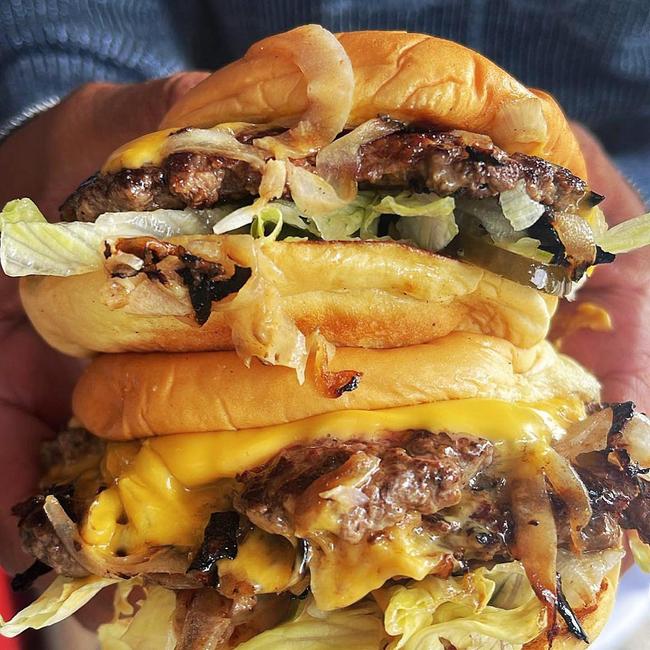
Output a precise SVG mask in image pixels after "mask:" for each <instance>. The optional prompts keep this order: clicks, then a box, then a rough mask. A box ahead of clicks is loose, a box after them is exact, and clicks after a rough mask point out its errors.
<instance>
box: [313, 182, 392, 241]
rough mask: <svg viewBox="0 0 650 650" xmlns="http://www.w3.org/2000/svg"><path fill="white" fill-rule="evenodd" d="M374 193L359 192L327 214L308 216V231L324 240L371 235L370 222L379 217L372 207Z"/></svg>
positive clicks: (374, 221) (372, 222)
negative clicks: (346, 202)
mask: <svg viewBox="0 0 650 650" xmlns="http://www.w3.org/2000/svg"><path fill="white" fill-rule="evenodd" d="M373 203H374V195H373V194H372V193H369V192H359V194H357V196H356V198H355V199H354V200H353V201H352V202H350V203H348V204H347V205H346V206H344V207H343V208H340V209H338V210H335V211H334V212H331V213H329V214H327V215H322V216H312V217H310V226H309V229H310V231H311V232H312V233H313V234H314V235H317V236H318V237H320V238H321V239H324V240H326V241H327V240H334V239H349V238H350V237H351V236H352V235H354V234H356V233H359V236H361V237H364V234H365V235H366V238H367V237H368V236H374V235H372V224H374V223H376V222H377V220H378V219H379V216H380V215H379V214H378V213H377V212H375V211H374V208H373Z"/></svg>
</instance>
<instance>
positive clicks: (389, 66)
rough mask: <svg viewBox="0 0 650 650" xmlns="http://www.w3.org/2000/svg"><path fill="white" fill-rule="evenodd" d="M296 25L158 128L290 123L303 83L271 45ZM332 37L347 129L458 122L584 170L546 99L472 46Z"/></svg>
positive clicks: (384, 36) (183, 102)
mask: <svg viewBox="0 0 650 650" xmlns="http://www.w3.org/2000/svg"><path fill="white" fill-rule="evenodd" d="M299 29H300V28H299ZM296 32H297V30H294V31H292V32H288V33H286V34H279V35H276V36H271V37H269V38H266V39H264V40H263V41H260V42H259V43H256V44H255V45H253V46H252V47H251V48H250V49H249V50H248V52H247V53H246V55H245V56H244V57H243V58H242V59H240V60H238V61H235V62H234V63H232V64H230V65H228V66H226V67H225V68H222V69H221V70H217V71H216V72H215V73H214V74H212V75H211V76H210V77H208V78H207V79H206V80H205V81H203V82H202V83H200V84H199V85H198V86H196V87H195V88H193V89H192V90H190V92H188V93H187V94H186V95H185V96H183V97H182V98H181V99H180V100H179V101H178V102H177V103H176V104H175V105H174V106H173V107H172V108H171V110H170V111H169V112H168V113H167V115H166V116H165V118H164V119H163V121H162V124H161V128H169V127H185V126H196V127H211V126H214V125H216V124H219V123H223V122H237V121H242V122H254V123H274V124H281V125H285V126H291V125H292V124H294V123H295V121H296V118H297V117H299V116H301V115H302V114H304V113H305V111H306V110H307V107H308V100H307V81H306V79H305V76H304V75H303V73H302V72H301V71H300V69H299V68H298V67H297V65H296V64H295V63H294V62H293V61H292V58H291V48H290V47H288V48H285V50H284V51H282V50H281V51H278V50H277V49H275V48H274V45H275V44H276V43H277V42H279V41H281V40H282V41H283V42H284V43H285V44H286V43H288V44H289V45H290V43H291V39H292V38H294V39H295V40H296V41H297V40H298V39H297V36H296ZM337 38H338V39H339V41H340V43H341V44H342V45H343V48H344V49H345V51H346V52H347V55H348V57H349V58H350V61H351V63H352V68H353V71H354V77H355V88H354V95H353V104H352V110H351V112H350V114H349V117H348V120H347V126H348V127H353V126H356V125H358V124H360V123H362V122H364V121H366V120H369V119H372V118H375V117H377V115H390V116H391V117H393V118H396V119H400V120H404V121H407V122H421V123H426V124H432V125H434V126H436V127H439V128H443V129H464V130H467V131H472V132H475V133H483V134H485V135H488V136H490V137H491V138H492V139H493V140H494V142H495V143H496V144H497V145H499V146H500V147H502V148H503V149H505V150H506V151H508V152H511V153H512V152H515V151H522V152H524V153H529V154H532V155H537V156H541V157H542V158H545V159H547V160H550V161H551V162H554V163H556V164H558V165H562V166H563V167H567V168H569V169H570V170H571V171H573V172H574V173H575V174H577V175H578V176H581V177H583V178H585V177H586V167H585V162H584V159H583V157H582V154H581V153H580V148H579V145H578V143H577V140H576V138H575V136H574V135H573V133H572V131H571V129H570V127H569V124H568V122H567V120H566V118H565V116H564V114H563V113H562V111H561V110H560V108H559V107H558V105H557V104H556V103H555V102H554V101H553V99H552V98H551V97H549V96H548V95H547V94H545V93H543V92H540V91H535V90H529V89H528V88H526V87H525V86H523V85H522V84H521V83H519V82H518V81H516V80H515V79H514V78H513V77H511V76H510V75H509V74H508V73H506V72H505V71H504V70H502V69H501V68H499V67H498V66H497V65H495V64H494V63H492V62H491V61H489V60H488V59H486V58H485V57H483V56H481V55H480V54H478V53H477V52H474V51H473V50H470V49H468V48H466V47H463V46H462V45H459V44H457V43H453V42H450V41H446V40H443V39H440V38H435V37H433V36H426V35H424V34H409V33H407V32H383V31H366V32H348V33H342V34H339V35H338V36H337ZM296 45H297V43H296ZM269 51H271V52H269ZM332 83H336V74H332Z"/></svg>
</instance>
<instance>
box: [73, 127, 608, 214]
mask: <svg viewBox="0 0 650 650" xmlns="http://www.w3.org/2000/svg"><path fill="white" fill-rule="evenodd" d="M293 162H294V164H297V165H300V166H304V167H307V168H312V167H313V164H314V158H313V157H309V158H304V159H301V160H294V161H293ZM521 179H523V180H524V183H525V187H526V190H527V192H528V194H529V195H530V197H531V198H532V199H534V200H535V201H539V202H540V203H543V204H544V205H548V206H551V207H553V208H554V209H555V210H565V209H571V208H575V207H576V206H577V204H578V202H579V201H580V200H581V199H583V198H584V197H585V196H587V195H591V194H590V192H589V191H588V188H587V186H586V184H585V182H584V181H582V180H581V179H580V178H578V177H577V176H575V175H573V174H572V173H571V172H570V171H569V170H567V169H564V168H562V167H558V166H557V165H553V164H552V163H549V162H547V161H545V160H543V159H541V158H536V157H535V156H527V155H525V154H522V153H514V154H512V155H509V154H507V153H506V152H505V151H503V150H502V149H500V148H499V147H497V146H496V145H495V144H494V143H492V141H491V140H490V139H489V138H488V137H487V136H482V135H481V136H479V135H475V134H471V133H466V132H463V131H448V132H442V133H440V132H435V131H430V130H419V131H402V132H399V133H393V134H391V135H386V136H384V137H382V138H379V139H377V140H375V141H374V142H370V143H368V144H365V145H363V146H362V147H361V148H360V151H359V157H358V165H357V169H356V180H357V182H358V184H359V187H360V189H373V188H383V189H389V190H396V189H411V190H414V191H430V192H434V193H436V194H438V195H440V196H452V195H454V196H457V195H458V196H467V197H470V198H474V199H484V198H488V197H492V196H496V195H497V194H499V193H500V192H503V191H505V190H509V189H512V188H513V187H514V186H515V185H516V184H517V182H518V181H519V180H521ZM260 180H261V174H260V172H259V171H258V170H257V169H255V168H254V167H252V166H251V165H250V164H249V163H247V162H244V161H241V160H233V159H231V158H227V157H224V156H220V155H217V154H209V153H194V152H191V151H181V152H177V153H173V154H171V155H169V156H167V158H165V159H164V160H163V161H162V163H161V164H160V166H147V167H142V168H139V169H123V170H120V171H118V172H116V173H112V174H111V173H99V174H96V175H95V176H92V177H91V178H90V179H88V180H87V181H86V182H84V183H83V184H82V185H81V186H80V187H79V188H78V189H77V190H76V191H75V192H74V193H73V194H72V195H71V196H70V197H69V198H68V199H67V200H66V201H65V202H64V203H63V205H62V206H61V216H62V218H63V219H64V220H67V221H75V220H78V221H94V220H95V219H96V218H97V217H98V216H99V215H100V214H102V213H104V212H120V211H128V210H136V211H148V210H156V209H158V208H170V209H182V208H184V207H190V208H199V209H203V208H210V207H213V206H215V205H217V204H218V203H220V202H228V201H239V200H246V199H249V198H250V197H251V196H256V195H257V193H258V191H259V184H260ZM285 195H286V196H287V197H289V196H290V192H289V190H288V189H286V191H285ZM591 196H596V195H591Z"/></svg>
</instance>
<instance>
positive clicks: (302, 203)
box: [287, 162, 346, 217]
mask: <svg viewBox="0 0 650 650" xmlns="http://www.w3.org/2000/svg"><path fill="white" fill-rule="evenodd" d="M287 182H288V184H289V187H290V188H291V198H292V199H293V201H294V203H295V204H296V206H297V207H298V210H299V211H300V214H304V215H305V216H307V217H320V216H323V215H326V214H330V213H332V212H334V211H335V210H340V209H342V208H344V207H345V206H346V202H345V201H343V200H342V199H341V198H340V197H339V196H338V195H337V193H336V191H335V190H334V188H333V187H332V186H331V185H330V184H329V183H328V182H327V181H326V180H325V179H324V178H321V177H320V176H317V175H316V174H312V173H311V172H310V171H308V170H307V169H304V168H302V167H296V165H292V164H291V163H290V162H287Z"/></svg>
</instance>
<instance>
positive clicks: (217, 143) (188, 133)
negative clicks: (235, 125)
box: [162, 127, 264, 170]
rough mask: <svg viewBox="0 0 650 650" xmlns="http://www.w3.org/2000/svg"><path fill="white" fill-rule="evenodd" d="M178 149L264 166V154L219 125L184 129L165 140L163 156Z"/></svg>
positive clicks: (260, 168)
mask: <svg viewBox="0 0 650 650" xmlns="http://www.w3.org/2000/svg"><path fill="white" fill-rule="evenodd" d="M178 151H192V152H201V153H212V154H217V155H220V156H225V157H227V158H233V159H234V160H243V161H244V162H247V163H250V164H251V165H252V166H253V167H255V169H259V170H262V169H263V168H264V155H263V153H262V152H261V151H259V149H256V148H255V147H254V146H252V145H250V144H243V143H242V142H239V140H237V138H236V137H235V136H234V135H233V134H232V133H231V132H230V130H224V129H221V128H219V127H215V128H214V129H194V128H188V129H182V130H181V131H178V132H177V133H173V134H172V135H170V136H169V137H168V138H167V140H166V141H165V146H164V147H163V150H162V157H163V158H166V157H167V156H169V155H170V154H173V153H176V152H178Z"/></svg>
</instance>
